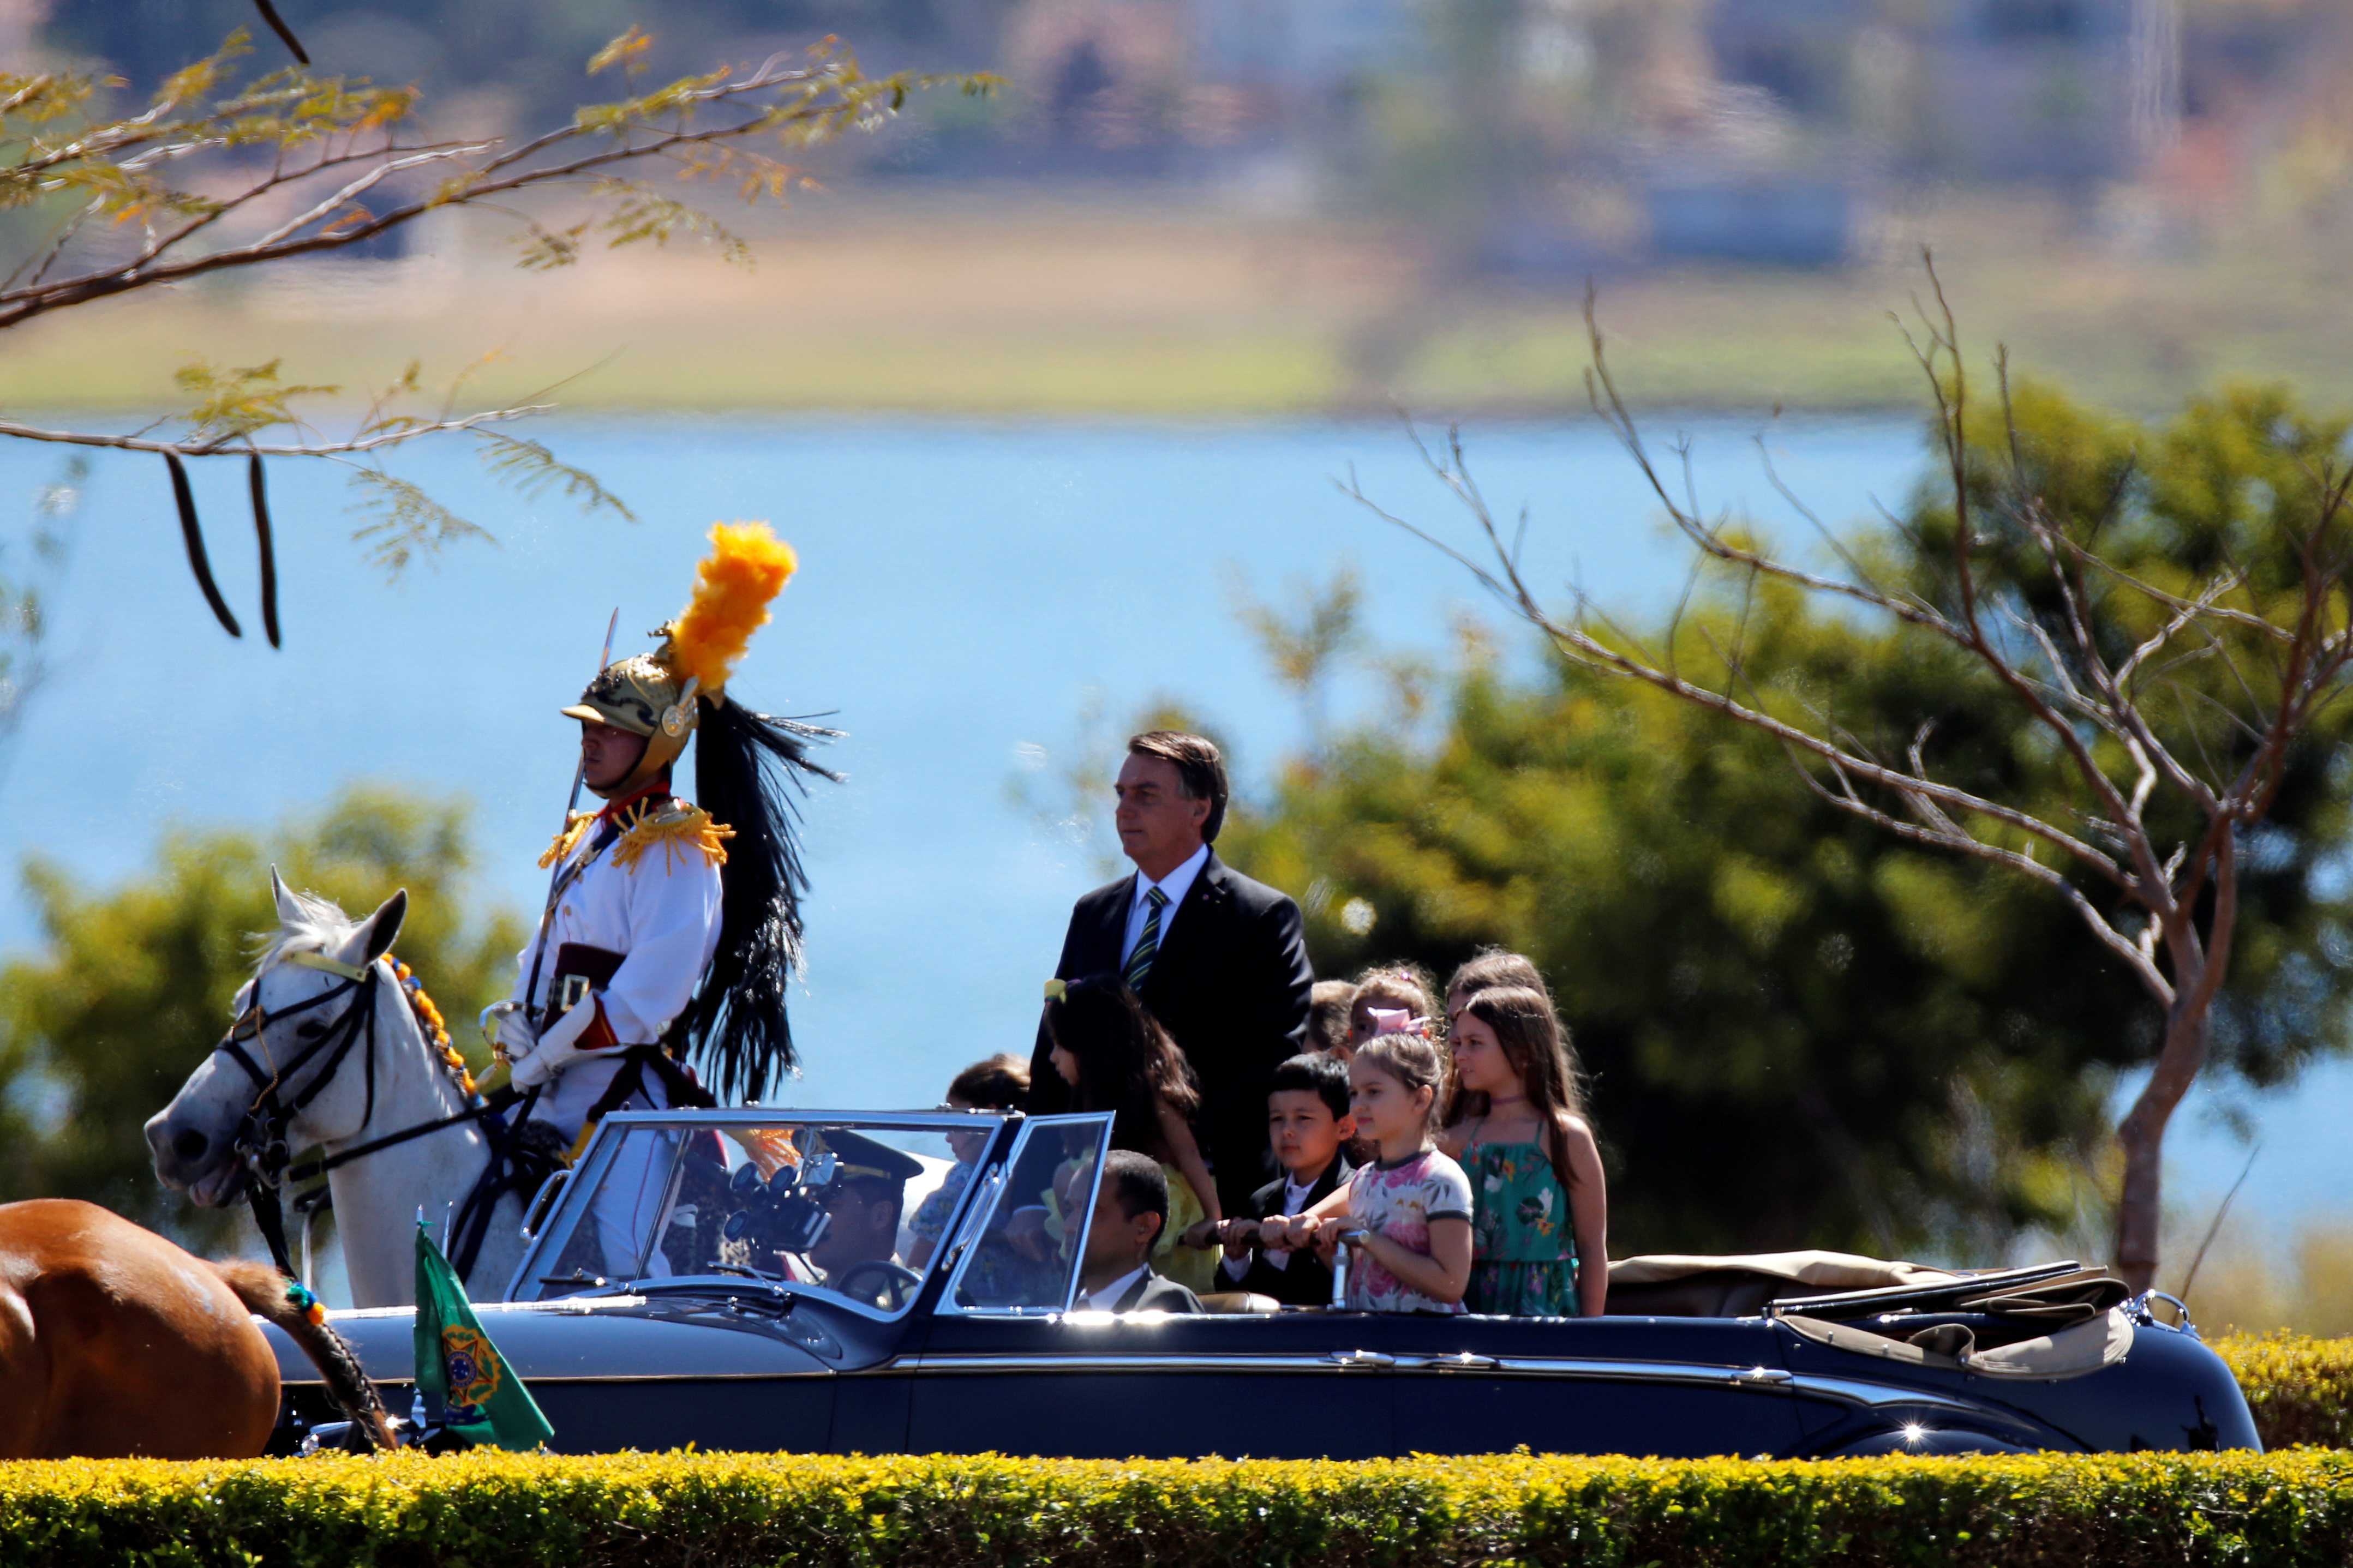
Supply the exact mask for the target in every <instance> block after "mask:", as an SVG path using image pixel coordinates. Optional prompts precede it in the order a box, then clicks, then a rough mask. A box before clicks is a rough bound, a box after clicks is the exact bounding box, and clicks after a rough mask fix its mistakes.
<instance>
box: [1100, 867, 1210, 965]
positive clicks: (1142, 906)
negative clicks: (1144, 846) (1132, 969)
mask: <svg viewBox="0 0 2353 1568" xmlns="http://www.w3.org/2000/svg"><path fill="white" fill-rule="evenodd" d="M1208 863H1209V847H1208V845H1206V844H1204V845H1202V846H1201V847H1199V848H1198V849H1196V850H1194V851H1193V853H1191V854H1190V855H1187V857H1185V858H1184V860H1183V862H1182V863H1181V864H1179V865H1178V866H1177V868H1176V869H1175V870H1174V871H1171V872H1169V873H1168V875H1166V877H1163V878H1161V879H1160V880H1158V881H1157V882H1150V881H1146V880H1145V876H1144V873H1143V872H1142V871H1138V872H1136V874H1135V887H1134V891H1133V892H1132V893H1130V895H1129V897H1128V900H1127V935H1126V936H1125V937H1124V938H1123V939H1122V940H1121V942H1120V944H1119V967H1120V970H1121V973H1125V972H1126V970H1127V958H1128V954H1130V953H1132V952H1134V951H1135V944H1136V943H1137V942H1141V941H1143V940H1144V922H1145V921H1147V920H1149V919H1151V918H1152V904H1151V902H1150V900H1149V899H1148V897H1147V895H1148V894H1149V893H1150V892H1151V891H1152V889H1155V888H1157V889H1160V890H1161V891H1162V892H1164V893H1166V894H1167V895H1168V903H1167V905H1166V907H1165V908H1164V909H1162V910H1161V911H1160V942H1159V947H1166V946H1167V945H1168V928H1169V927H1170V926H1172V925H1175V924H1176V906H1177V905H1179V904H1181V903H1183V902H1184V901H1185V895H1186V894H1187V893H1188V892H1190V891H1191V890H1192V888H1193V879H1194V878H1196V877H1198V876H1199V875H1200V874H1201V868H1202V867H1204V866H1206V865H1208ZM1154 951H1155V952H1157V951H1158V948H1155V950H1154Z"/></svg>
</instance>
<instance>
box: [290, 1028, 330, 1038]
mask: <svg viewBox="0 0 2353 1568" xmlns="http://www.w3.org/2000/svg"><path fill="white" fill-rule="evenodd" d="M326 1027H327V1026H326V1025H324V1024H305V1025H303V1026H301V1028H299V1029H297V1030H295V1031H294V1032H295V1033H296V1034H298V1035H300V1036H301V1037H303V1038H304V1039H306V1040H307V1039H309V1038H311V1037H312V1036H313V1035H318V1034H322V1033H324V1032H325V1030H326Z"/></svg>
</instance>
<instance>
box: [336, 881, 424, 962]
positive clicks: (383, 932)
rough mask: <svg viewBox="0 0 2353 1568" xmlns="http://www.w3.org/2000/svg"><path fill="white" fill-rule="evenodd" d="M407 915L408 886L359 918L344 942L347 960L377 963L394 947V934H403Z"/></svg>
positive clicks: (345, 959)
mask: <svg viewBox="0 0 2353 1568" xmlns="http://www.w3.org/2000/svg"><path fill="white" fill-rule="evenodd" d="M407 918H408V889H406V888H403V889H400V890H399V891H398V892H396V893H395V894H393V895H392V897H390V898H388V899H386V900H385V901H384V902H383V903H381V904H379V905H378V906H376V911H375V913H374V914H372V915H370V916H368V918H367V919H366V920H364V921H361V922H360V925H359V929H358V930H356V931H353V932H352V934H351V938H350V940H349V941H347V942H344V943H343V954H344V962H345V963H362V964H365V963H375V961H376V960H377V959H379V958H382V957H383V956H384V955H385V953H387V952H391V951H392V942H393V938H395V937H396V936H398V935H399V934H400V922H401V921H404V920H406V919H407Z"/></svg>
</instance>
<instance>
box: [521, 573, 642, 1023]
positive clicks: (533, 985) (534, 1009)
mask: <svg viewBox="0 0 2353 1568" xmlns="http://www.w3.org/2000/svg"><path fill="white" fill-rule="evenodd" d="M620 624H621V606H620V605H614V606H613V618H612V619H610V620H608V621H607V622H606V623H605V647H604V651H603V652H601V653H599V654H598V655H597V656H596V674H597V675H602V674H604V673H605V667H606V666H607V665H608V664H610V663H611V662H612V661H613V631H614V628H616V627H617V626H619V625H620ZM590 679H595V677H594V676H592V677H590ZM587 779H588V754H587V753H586V752H582V753H581V754H580V764H579V766H577V767H575V768H574V769H573V770H572V794H571V796H570V797H569V798H568V799H566V800H565V803H564V820H563V822H562V823H561V824H559V825H558V826H557V831H558V832H562V831H563V830H564V829H565V828H568V827H570V826H572V814H573V813H574V812H575V811H577V810H579V809H580V786H581V785H582V784H586V782H587ZM563 889H564V858H563V857H562V856H560V855H559V856H557V857H556V859H555V867H554V869H553V870H551V871H549V872H548V874H547V902H546V903H545V904H544V905H543V906H542V907H541V909H540V911H539V940H538V941H537V942H533V944H532V953H531V979H530V981H529V982H528V983H527V984H524V986H523V988H522V1016H523V1018H524V1020H525V1021H526V1022H529V1023H534V1024H535V1023H537V1022H538V1021H539V1008H538V1006H537V1005H536V1004H535V1003H534V1002H533V1000H532V999H533V997H535V996H537V995H538V994H539V966H540V962H541V961H542V960H543V959H544V958H545V957H546V956H547V922H548V921H551V920H553V919H554V916H555V900H556V899H557V897H558V896H559V895H560V894H561V893H562V891H563Z"/></svg>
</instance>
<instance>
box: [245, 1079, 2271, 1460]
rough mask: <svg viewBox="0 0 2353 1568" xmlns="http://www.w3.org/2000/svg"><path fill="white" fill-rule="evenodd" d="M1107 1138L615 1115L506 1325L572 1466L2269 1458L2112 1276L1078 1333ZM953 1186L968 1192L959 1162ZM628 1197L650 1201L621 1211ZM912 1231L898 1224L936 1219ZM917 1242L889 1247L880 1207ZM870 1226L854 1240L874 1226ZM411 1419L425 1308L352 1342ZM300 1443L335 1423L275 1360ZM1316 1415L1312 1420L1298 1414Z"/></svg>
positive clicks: (1213, 1320) (503, 1340) (1688, 1286)
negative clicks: (783, 1460) (1540, 1311)
mask: <svg viewBox="0 0 2353 1568" xmlns="http://www.w3.org/2000/svg"><path fill="white" fill-rule="evenodd" d="M1110 1136H1111V1127H1110V1119H1109V1117H1108V1116H1102V1115H1081V1116H1046V1117H1030V1118H1025V1117H1022V1116H1018V1115H1008V1114H1002V1113H997V1112H970V1113H960V1112H921V1113H917V1112H907V1113H902V1112H871V1113H870V1112H842V1113H830V1112H822V1111H785V1110H759V1109H750V1110H700V1111H681V1112H648V1113H633V1114H626V1115H616V1116H614V1117H612V1118H610V1119H609V1120H607V1121H606V1122H605V1123H604V1124H603V1125H602V1126H601V1127H600V1128H599V1129H598V1130H597V1132H596V1138H595V1140H594V1141H593V1142H592V1143H591V1144H590V1145H589V1147H588V1148H587V1150H586V1152H584V1153H583V1154H582V1156H581V1158H580V1161H579V1163H577V1165H576V1166H575V1167H574V1168H573V1169H572V1170H570V1171H567V1172H565V1173H560V1174H558V1175H557V1176H556V1177H555V1178H554V1179H553V1180H552V1181H551V1182H550V1183H549V1184H548V1185H547V1187H546V1188H544V1189H543V1191H542V1192H541V1193H540V1194H538V1196H537V1198H536V1199H535V1201H534V1202H533V1205H532V1208H531V1214H530V1219H529V1222H528V1233H529V1235H530V1237H531V1243H530V1247H529V1250H528V1251H527V1253H526V1254H525V1256H524V1258H523V1261H522V1267H521V1268H520V1269H519V1270H518V1271H517V1273H516V1275H515V1278H514V1279H513V1280H512V1282H511V1283H510V1284H509V1285H508V1287H507V1289H506V1292H505V1299H504V1300H501V1301H497V1302H483V1303H478V1307H479V1310H480V1314H481V1318H482V1322H483V1326H484V1327H485V1328H486V1329H488V1330H489V1331H490V1333H491V1337H492V1339H493V1340H495V1341H496V1342H497V1343H498V1345H499V1347H500V1348H501V1351H502V1352H504V1353H505V1355H506V1358H507V1360H508V1362H509V1363H511V1364H512V1367H513V1368H514V1370H516V1371H517V1372H519V1373H521V1374H522V1376H523V1377H524V1378H525V1379H527V1380H528V1382H529V1383H530V1385H531V1387H532V1390H533V1394H535V1395H536V1396H537V1398H538V1400H539V1403H540V1405H541V1407H542V1409H543V1410H544V1411H545V1413H546V1415H547V1416H548V1418H549V1419H550V1420H551V1421H552V1422H553V1423H554V1427H555V1436H554V1440H553V1443H552V1445H551V1446H552V1447H555V1448H557V1449H561V1450H565V1451H572V1452H604V1451H610V1450H615V1449H620V1448H640V1449H659V1448H668V1447H680V1446H683V1445H685V1444H688V1443H693V1444H696V1445H698V1446H700V1447H703V1448H706V1449H714V1448H716V1449H766V1450H776V1449H786V1450H797V1451H834V1452H844V1453H847V1452H859V1453H867V1454H889V1453H978V1452H984V1451H995V1452H998V1453H1004V1454H1020V1455H1040V1456H1068V1457H1078V1458H1084V1457H1107V1458H1125V1457H1130V1456H1145V1457H1166V1458H1185V1457H1193V1456H1201V1455H1208V1454H1223V1455H1227V1456H1229V1457H1230V1456H1240V1455H1251V1456H1257V1457H1261V1458H1318V1457H1329V1458H1374V1457H1378V1456H1384V1455H1398V1454H1404V1453H1409V1452H1415V1451H1419V1452H1426V1453H1427V1452H1437V1453H1493V1452H1499V1451H1506V1450H1509V1449H1512V1448H1514V1447H1519V1446H1522V1445H1525V1446H1526V1447H1529V1448H1531V1449H1534V1450H1535V1451H1537V1452H1550V1453H1582V1454H1647V1455H1659V1456H1699V1455H1709V1454H1739V1455H1757V1456H1766V1455H1769V1456H1776V1457H1829V1456H1838V1455H1853V1454H1877V1453H1887V1452H1893V1451H1908V1452H1915V1453H1946V1454H1949V1453H2008V1452H2016V1451H2020V1450H2029V1449H2050V1450H2060V1451H2069V1452H2082V1451H2087V1450H2123V1449H2139V1448H2160V1449H2163V1448H2173V1449H2182V1448H2246V1447H2256V1446H2257V1441H2256V1436H2255V1432H2254V1427H2253V1423H2252V1421H2251V1420H2250V1418H2249V1415H2248V1413H2247V1406H2246V1403H2245V1401H2244V1399H2243V1398H2242V1397H2241V1394H2240V1392H2239V1389H2238V1386H2237V1384H2235V1383H2234V1382H2233V1381H2232V1377H2231V1374H2230V1373H2229V1371H2228V1370H2227V1369H2226V1368H2225V1367H2224V1365H2223V1364H2222V1363H2221V1360H2220V1359H2219V1358H2217V1357H2216V1356H2215V1355H2214V1353H2213V1352H2211V1351H2210V1350H2208V1349H2207V1348H2206V1347H2205V1346H2204V1345H2202V1344H2200V1342H2199V1341H2198V1338H2197V1335H2196V1333H2195V1331H2194V1330H2192V1329H2190V1328H2189V1325H2188V1323H2187V1321H2186V1319H2184V1320H2181V1321H2179V1322H2178V1323H2168V1322H2166V1321H2161V1319H2160V1317H2159V1315H2158V1313H2157V1312H2156V1311H2154V1310H2151V1304H2150V1302H2149V1301H2148V1300H2146V1299H2136V1300H2126V1291H2125V1289H2124V1288H2123V1287H2122V1286H2121V1285H2120V1284H2118V1283H2117V1282H2116V1281H2115V1280H2114V1279H2108V1278H2106V1277H2105V1275H2103V1274H2102V1273H2100V1272H2099V1271H2097V1270H2092V1269H2084V1268H2077V1267H2076V1266H2075V1265H2073V1264H2069V1263H2054V1264H2051V1265H2049V1266H2046V1267H2043V1268H2023V1269H2011V1270H2007V1271H2003V1272H2000V1273H1990V1274H1974V1275H1971V1274H1956V1273H1946V1272H1941V1271H1937V1270H1932V1269H1925V1268H1914V1267H1912V1266H1909V1265H1903V1264H1883V1263H1877V1262H1874V1261H1873V1260H1870V1259H1865V1258H1849V1257H1843V1256H1841V1255H1838V1254H1824V1253H1798V1254H1778V1255H1772V1256H1767V1257H1759V1258H1635V1259H1630V1260H1628V1261H1626V1262H1621V1263H1619V1264H1615V1265H1613V1266H1612V1268H1611V1270H1610V1301H1609V1305H1610V1310H1609V1315H1608V1316H1606V1317H1601V1318H1591V1319H1571V1320H1552V1319H1525V1318H1484V1317H1474V1316H1460V1317H1451V1318H1447V1317H1397V1316H1378V1315H1372V1314H1366V1313H1358V1312H1349V1311H1345V1310H1339V1309H1337V1308H1312V1307H1311V1308H1298V1307H1285V1308H1277V1307H1276V1305H1275V1304H1274V1303H1273V1302H1271V1301H1270V1300H1265V1299H1263V1298H1259V1297H1249V1296H1243V1295H1239V1294H1237V1295H1231V1296H1221V1297H1211V1298H1209V1299H1208V1300H1207V1302H1206V1303H1205V1304H1206V1305H1207V1306H1208V1308H1209V1309H1210V1310H1208V1311H1206V1312H1204V1313H1202V1314H1200V1315H1198V1316H1193V1315H1184V1316H1166V1315H1161V1314H1156V1313H1135V1314H1114V1313H1107V1312H1088V1311H1074V1310H1071V1305H1072V1302H1073V1300H1075V1299H1076V1293H1077V1285H1078V1273H1079V1259H1080V1257H1081V1252H1082V1245H1083V1241H1084V1235H1083V1230H1084V1226H1085V1223H1086V1218H1087V1216H1088V1215H1090V1214H1092V1210H1093V1190H1094V1182H1095V1179H1096V1173H1098V1172H1099V1171H1100V1169H1101V1167H1102V1163H1103V1152H1104V1151H1105V1149H1106V1147H1107V1146H1108V1143H1109V1140H1110ZM959 1167H961V1168H959ZM624 1185H626V1188H627V1190H626V1191H624V1190H620V1189H621V1188H622V1187H623V1186H624ZM926 1199H929V1200H931V1201H930V1204H929V1207H928V1209H927V1210H926V1211H925V1216H924V1217H925V1224H924V1226H923V1229H924V1231H925V1232H926V1233H935V1234H926V1235H924V1236H923V1237H917V1236H915V1235H913V1234H912V1233H911V1232H910V1230H909V1228H908V1226H907V1225H906V1223H905V1221H907V1220H909V1219H911V1218H912V1217H913V1215H915V1214H916V1212H917V1210H918V1209H919V1208H920V1207H923V1205H924V1203H925V1200H926ZM876 1205H881V1207H882V1208H883V1209H884V1210H885V1211H886V1214H887V1211H889V1210H890V1209H892V1208H895V1209H896V1211H897V1212H898V1214H899V1215H900V1216H901V1219H902V1224H901V1225H900V1226H899V1228H898V1230H897V1232H896V1233H895V1235H894V1234H893V1233H892V1230H891V1228H890V1224H889V1221H888V1219H887V1217H886V1218H885V1219H884V1220H882V1221H881V1222H880V1224H879V1226H878V1225H877V1224H876V1223H874V1222H873V1221H872V1214H873V1211H874V1209H875V1207H876ZM853 1219H855V1221H856V1223H855V1224H853ZM333 1321H334V1323H335V1326H336V1327H337V1328H338V1329H339V1330H341V1331H343V1334H344V1335H345V1336H346V1337H347V1338H349V1339H350V1340H351V1341H352V1342H353V1344H354V1346H355V1347H356V1348H357V1349H358V1351H359V1352H360V1354H361V1357H362V1359H363V1361H364V1363H365V1364H366V1366H367V1369H368V1371H369V1373H371V1374H372V1375H374V1376H375V1377H376V1378H377V1379H378V1380H380V1381H381V1382H382V1383H383V1384H385V1392H386V1394H387V1395H388V1402H389V1403H390V1404H391V1406H392V1408H393V1409H395V1410H396V1411H398V1410H404V1409H406V1408H407V1407H408V1403H409V1400H410V1394H411V1380H412V1377H413V1368H412V1363H411V1360H410V1356H411V1343H412V1341H411V1337H410V1330H411V1315H410V1313H409V1312H408V1310H406V1309H398V1310H363V1311H353V1312H338V1313H336V1314H334V1319H333ZM273 1338H274V1339H275V1340H276V1342H277V1345H278V1352H279V1361H280V1367H281V1369H282V1371H283V1375H284V1377H285V1380H286V1384H287V1386H288V1414H287V1419H286V1423H285V1425H284V1426H282V1428H281V1432H280V1443H281V1446H283V1447H292V1446H293V1445H294V1444H295V1443H296V1442H297V1441H298V1440H299V1439H300V1437H301V1435H302V1432H303V1430H304V1428H305V1426H306V1424H307V1423H310V1422H313V1421H323V1420H325V1419H327V1418H328V1411H327V1407H326V1405H325V1403H324V1401H323V1398H322V1395H321V1393H320V1390H319V1388H318V1386H317V1373H316V1372H315V1370H314V1369H313V1368H312V1367H311V1363H310V1362H309V1361H308V1360H307V1359H306V1358H304V1356H303V1355H302V1354H301V1352H299V1351H297V1350H295V1349H294V1347H293V1346H292V1344H291V1343H290V1342H286V1341H284V1340H283V1339H282V1337H278V1336H275V1335H274V1331H273ZM1303 1415H1306V1416H1310V1417H1312V1418H1303Z"/></svg>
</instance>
